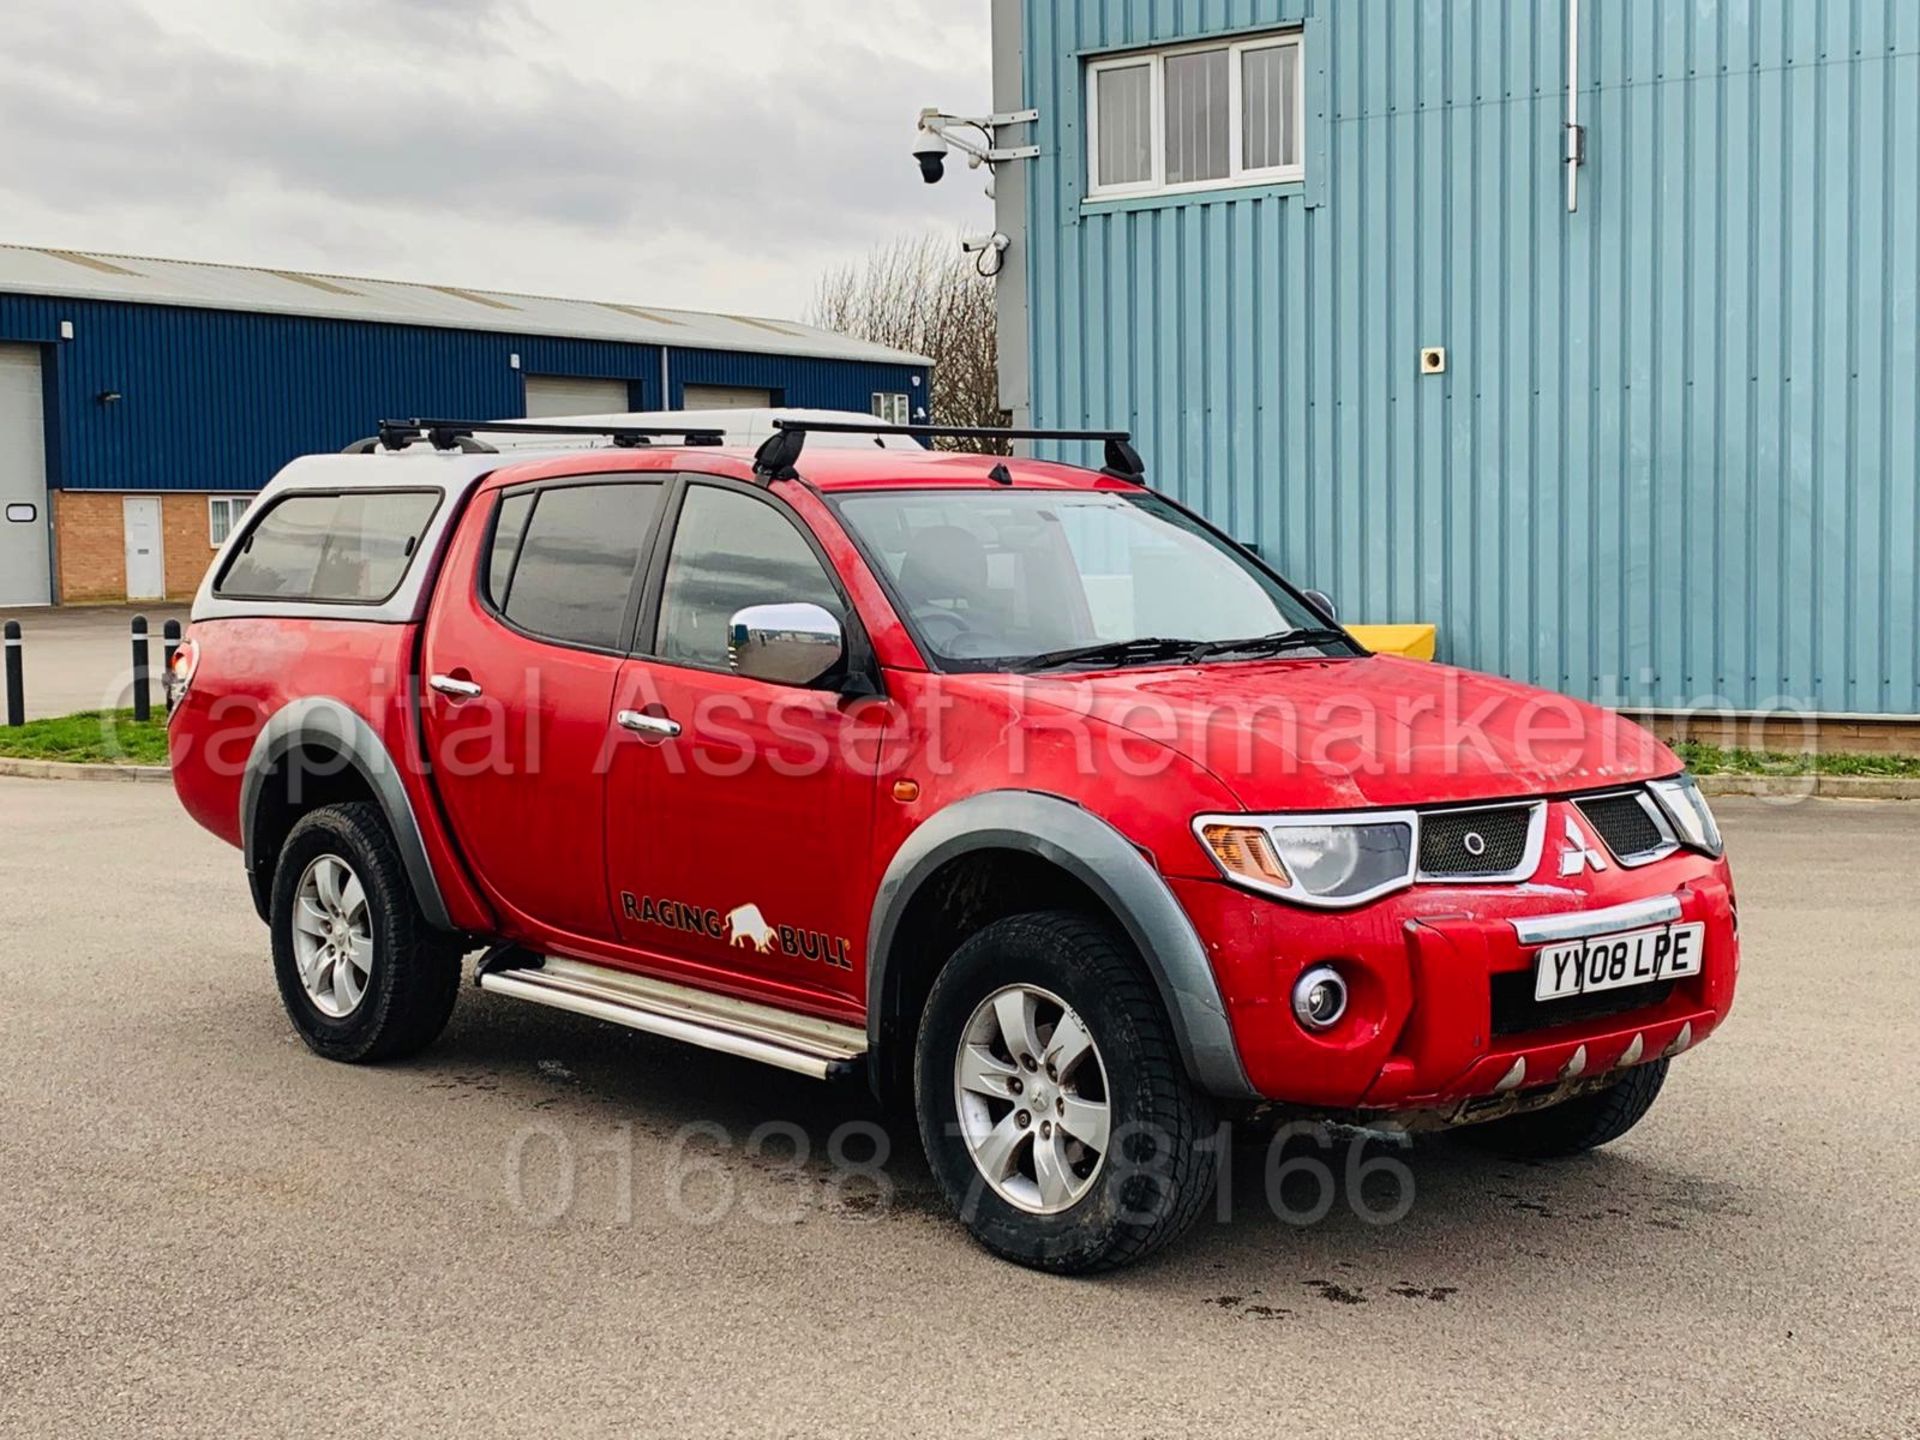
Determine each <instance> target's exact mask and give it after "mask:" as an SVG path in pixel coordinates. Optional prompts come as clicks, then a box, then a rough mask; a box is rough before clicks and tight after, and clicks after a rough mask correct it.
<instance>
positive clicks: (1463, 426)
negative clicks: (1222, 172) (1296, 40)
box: [1023, 0, 1920, 714]
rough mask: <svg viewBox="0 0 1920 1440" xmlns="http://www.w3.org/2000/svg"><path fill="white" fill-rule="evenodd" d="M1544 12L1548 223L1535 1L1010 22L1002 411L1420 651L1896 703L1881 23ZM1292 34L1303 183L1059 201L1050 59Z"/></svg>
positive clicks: (1898, 572)
mask: <svg viewBox="0 0 1920 1440" xmlns="http://www.w3.org/2000/svg"><path fill="white" fill-rule="evenodd" d="M1583 11H1584V14H1583V25H1582V29H1583V32H1584V33H1583V36H1582V51H1583V54H1582V73H1581V90H1582V100H1581V108H1582V111H1583V115H1582V119H1583V121H1584V122H1585V123H1586V124H1587V126H1588V154H1589V164H1588V165H1587V166H1586V168H1585V169H1584V171H1583V172H1582V175H1581V203H1580V210H1579V213H1578V214H1576V215H1571V216H1570V215H1568V214H1567V213H1566V206H1565V178H1564V177H1565V171H1564V167H1563V165H1562V164H1561V163H1560V157H1561V155H1562V153H1563V150H1562V145H1563V141H1562V131H1561V124H1562V121H1563V119H1564V114H1565V106H1566V48H1567V47H1566V40H1567V37H1566V35H1565V33H1564V23H1565V13H1566V5H1565V3H1564V0H1317V3H1308V0H1292V3H1287V0H1182V3H1169V0H1151V3H1150V0H1106V3H1101V0H1035V3H1032V4H1029V5H1027V6H1026V7H1025V17H1024V26H1025V34H1024V47H1023V48H1024V60H1025V74H1026V86H1027V93H1028V103H1029V104H1031V105H1035V106H1037V107H1038V108H1039V109H1040V111H1041V121H1040V124H1039V125H1038V126H1036V127H1035V130H1036V134H1037V139H1038V142H1039V144H1040V145H1041V148H1042V152H1043V153H1042V156H1041V159H1040V160H1039V161H1038V162H1036V163H1035V166H1034V169H1033V171H1032V175H1031V185H1030V188H1029V192H1028V231H1029V234H1028V239H1029V245H1030V250H1029V255H1028V259H1029V312H1030V348H1029V358H1030V362H1031V365H1032V395H1033V418H1034V420H1035V422H1036V423H1039V424H1043V425H1052V424H1082V423H1088V424H1090V423H1105V422H1113V421H1125V422H1128V423H1131V424H1132V425H1133V426H1134V427H1135V429H1136V430H1137V431H1138V432H1139V434H1140V436H1141V437H1142V441H1143V445H1142V452H1143V454H1144V455H1145V456H1146V457H1147V459H1148V462H1149V464H1150V465H1151V466H1152V468H1153V476H1154V480H1155V483H1157V484H1159V485H1161V486H1163V487H1165V488H1166V489H1168V490H1169V491H1171V492H1172V493H1174V494H1176V495H1178V496H1180V497H1181V498H1183V499H1185V500H1188V501H1190V502H1193V503H1195V504H1197V505H1198V506H1199V507H1200V508H1202V509H1204V510H1205V511H1206V512H1208V513H1209V514H1210V515H1212V516H1213V517H1214V518H1216V519H1217V520H1219V521H1221V522H1223V523H1224V524H1225V525H1226V526H1228V527H1229V528H1231V529H1232V530H1233V532H1234V533H1235V534H1237V535H1239V536H1240V537H1242V538H1244V539H1247V540H1252V541H1256V542H1258V543H1259V544H1260V546H1261V547H1262V550H1263V552H1264V553H1266V554H1267V555H1269V556H1272V557H1275V558H1276V559H1277V560H1278V562H1279V563H1280V564H1281V565H1282V567H1283V568H1284V569H1285V570H1286V571H1288V572H1289V573H1290V574H1291V575H1292V576H1293V577H1294V578H1296V579H1298V580H1300V581H1302V582H1304V583H1309V584H1313V585H1316V586H1319V587H1321V588H1324V589H1326V590H1328V591H1330V592H1331V593H1332V594H1334V595H1335V596H1336V597H1337V598H1338V599H1339V600H1340V601H1341V603H1342V605H1343V609H1344V611H1345V613H1346V614H1347V615H1348V616H1350V617H1353V618H1356V619H1367V620H1381V621H1384V620H1432V621H1435V622H1437V623H1438V624H1439V626H1440V629H1441V637H1442V638H1441V643H1442V647H1443V651H1442V653H1443V658H1449V659H1452V660H1454V661H1456V662H1458V663H1462V664H1466V665H1471V666H1475V667H1478V668H1484V669H1489V670H1496V671H1501V672H1504V673H1507V674H1510V675H1515V676H1519V677H1522V678H1526V679H1530V680H1533V681H1536V682H1538V683H1541V684H1545V685H1548V686H1552V687H1554V688H1557V689H1562V690H1566V691H1570V692H1572V693H1575V694H1580V695H1585V696H1590V697H1594V698H1599V699H1602V700H1606V701H1609V702H1611V703H1622V704H1635V705H1646V706H1679V705H1687V704H1696V703H1717V704H1719V705H1721V706H1724V707H1728V708H1736V709H1757V708H1762V707H1766V706H1768V705H1771V704H1773V703H1776V702H1777V701H1779V700H1781V699H1789V700H1791V701H1792V702H1795V703H1798V704H1802V705H1807V706H1812V707H1814V708H1817V709H1820V710H1823V711H1828V712H1853V711H1858V712H1873V713H1900V714H1913V713H1920V594H1917V592H1916V572H1917V571H1920V524H1917V523H1916V454H1917V453H1920V364H1917V363H1916V345H1917V343H1920V313H1917V307H1916V296H1917V295H1920V4H1915V3H1913V0H1769V3H1765V4H1762V3H1758V0H1752V3H1749V0H1691V3H1681V0H1586V3H1585V4H1584V6H1583ZM1296 23H1304V24H1305V27H1306V33H1307V45H1308V56H1307V60H1306V65H1307V71H1308V74H1307V98H1308V109H1309V118H1308V123H1307V135H1306V142H1307V154H1308V166H1309V175H1308V181H1307V184H1306V186H1305V187H1300V186H1294V187H1271V188H1266V189H1260V190H1243V191H1229V192H1217V193H1214V194H1212V195H1208V196H1204V197H1198V198H1194V197H1189V198H1187V199H1185V200H1184V201H1181V202H1172V201H1168V200H1164V199H1163V200H1160V201H1157V202H1156V201H1147V202H1141V201H1133V202H1126V201H1120V202H1103V203H1095V204H1089V203H1085V202H1084V201H1083V198H1082V197H1083V192H1084V189H1085V184H1086V167H1085V160H1084V136H1083V128H1082V121H1083V115H1084V100H1083V98H1082V94H1081V64H1082V62H1083V59H1084V56H1085V54H1086V52H1088V51H1097V50H1100V49H1107V48H1119V47H1127V46H1135V45H1144V44H1153V43H1162V42H1165V41H1168V40H1175V39H1187V38H1197V37H1200V36H1203V35H1206V34H1210V33H1214V32H1220V31H1229V30H1240V29H1250V28H1259V27H1266V26H1280V25H1291V24H1296ZM1430 344H1431V345H1444V346H1446V347H1447V349H1448V370H1447V373H1446V374H1445V375H1444V376H1441V377H1422V376H1420V375H1419V374H1418V373H1417V368H1416V366H1417V356H1418V351H1419V348H1420V347H1421V346H1423V345H1430Z"/></svg>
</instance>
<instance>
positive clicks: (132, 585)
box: [120, 495, 167, 600]
mask: <svg viewBox="0 0 1920 1440" xmlns="http://www.w3.org/2000/svg"><path fill="white" fill-rule="evenodd" d="M120 503H121V506H122V509H123V512H124V515H125V521H126V530H127V598H128V599H129V600H164V599H166V596H167V552H166V550H165V548H164V547H163V545H162V542H161V538H160V499H159V497H158V496H155V495H127V496H123V497H122V498H121V502H120Z"/></svg>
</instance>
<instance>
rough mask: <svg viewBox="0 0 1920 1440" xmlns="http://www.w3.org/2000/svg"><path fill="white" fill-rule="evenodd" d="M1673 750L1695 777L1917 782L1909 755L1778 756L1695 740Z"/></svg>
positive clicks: (1916, 763) (1919, 776)
mask: <svg viewBox="0 0 1920 1440" xmlns="http://www.w3.org/2000/svg"><path fill="white" fill-rule="evenodd" d="M1673 748H1674V751H1675V752H1676V753H1677V754H1678V755H1679V756H1680V758H1681V759H1683V760H1685V761H1686V762H1687V766H1688V768H1689V769H1691V770H1692V771H1693V773H1694V774H1696V775H1867V776H1872V777H1873V778H1875V779H1891V780H1920V759H1916V758H1914V757H1913V756H1909V755H1780V754H1773V753H1770V752H1767V751H1761V750H1723V749H1721V748H1720V747H1719V746H1718V745H1707V744H1703V743H1702V742H1700V741H1697V740H1683V741H1681V742H1680V743H1679V744H1677V745H1675V746H1674V747H1673Z"/></svg>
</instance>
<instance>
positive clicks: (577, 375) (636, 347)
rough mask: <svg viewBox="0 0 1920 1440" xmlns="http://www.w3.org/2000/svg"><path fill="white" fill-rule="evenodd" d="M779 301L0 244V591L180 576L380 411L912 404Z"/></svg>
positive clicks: (912, 383) (911, 371)
mask: <svg viewBox="0 0 1920 1440" xmlns="http://www.w3.org/2000/svg"><path fill="white" fill-rule="evenodd" d="M927 365H928V362H927V361H926V359H925V358H924V357H921V356H916V355H908V354H903V353H901V352H899V351H895V350H889V349H885V348H883V347H881V346H877V345H869V344H865V343H863V342H860V341H856V340H849V339H847V338H845V337H843V336H840V335H834V334H830V333H828V332H826V331H823V330H818V329H814V328H812V327H810V326H806V325H800V324H796V323H793V322H791V321H786V320H761V319H754V318H751V317H747V316H737V315H711V314H696V313H691V312H687V311H680V310H663V309H658V308H655V307H652V306H641V305H628V304H616V303H613V302H611V301H607V302H590V301H584V300H555V299H546V298H542V297H538V296H529V295H506V294H495V293H492V292H488V291H481V290H464V289H457V288H455V287H452V286H439V285H406V284H396V283H393V282H390V281H383V280H362V279H350V278H343V277H339V276H331V275H308V274H301V273H297V272H294V271H289V270H253V269H242V268H238V267H234V266H224V265H199V264H189V263H185V262H181V261H171V260H149V259H138V258H131V257H126V256H118V255H93V254H78V253H74V252H71V251H58V250H35V249H27V248H22V247H14V246H0V505H4V511H0V515H3V517H4V518H0V605H37V604H45V603H47V602H48V601H49V600H58V601H61V602H70V601H86V600H147V599H159V598H163V597H173V598H179V597H184V596H188V595H191V594H192V593H193V591H194V589H195V588H196V587H197V586H198V585H199V583H200V578H201V576H202V574H203V573H204V572H205V571H206V568H207V565H208V563H209V561H210V560H211V559H212V556H213V552H214V548H215V547H216V546H217V545H218V544H219V543H220V541H221V540H222V539H223V538H224V537H225V535H226V532H227V528H228V526H229V525H231V524H232V522H233V520H234V518H235V517H236V516H237V515H238V514H239V513H240V512H241V511H242V510H243V509H244V508H245V506H246V503H247V500H248V498H249V497H250V496H251V495H252V494H253V493H255V492H257V491H258V490H259V489H260V487H261V486H262V485H264V484H265V483H266V481H267V480H269V479H270V478H271V477H272V476H273V474H274V472H275V471H276V470H278V469H279V468H280V467H281V466H282V465H284V464H285V463H286V462H287V461H288V460H290V459H292V458H293V457H294V456H296V455H301V454H307V453H312V452H316V451H326V450H338V449H340V448H342V447H344V446H346V445H348V444H350V443H352V442H353V441H355V440H358V439H361V438H364V437H365V436H367V435H369V434H371V433H372V431H373V428H374V425H375V424H376V422H378V421H379V420H381V419H384V418H390V417H401V418H404V417H408V416H414V415H430V416H434V417H450V418H459V419H468V418H472V419H489V420H498V419H506V418H513V417H522V416H543V415H567V414H572V415H580V414H606V413H615V412H621V411H630V410H660V409H689V410H692V409H721V408H734V407H742V406H765V405H795V406H814V407H819V408H824V409H836V410H858V411H865V412H869V413H876V414H887V415H898V414H903V413H909V412H910V411H911V412H918V411H921V410H922V409H923V408H924V401H923V400H922V399H921V398H920V397H922V396H924V395H925V393H926V390H925V387H926V385H927V381H928V369H927Z"/></svg>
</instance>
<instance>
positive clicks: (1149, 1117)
mask: <svg viewBox="0 0 1920 1440" xmlns="http://www.w3.org/2000/svg"><path fill="white" fill-rule="evenodd" d="M914 1094H915V1101H916V1108H917V1110H918V1114H919V1121H920V1136H921V1140H922V1142H923V1143H924V1144H925V1146H926V1150H927V1160H928V1163H929V1164H930V1165H931V1166H932V1169H933V1172H934V1175H935V1177H936V1178H937V1179H938V1180H939V1182H940V1186H941V1189H942V1190H943V1191H945V1192H946V1196H947V1200H948V1202H949V1203H950V1204H951V1205H952V1206H953V1208H954V1210H955V1212H956V1213H957V1214H958V1215H959V1217H960V1219H961V1221H962V1222H963V1223H964V1224H965V1225H966V1226H967V1228H968V1230H970V1231H971V1232H972V1233H973V1236H974V1238H975V1239H977V1240H978V1241H979V1242H980V1243H981V1244H982V1245H984V1246H986V1247H987V1248H988V1249H989V1250H991V1251H993V1252H994V1253H995V1254H996V1255H999V1256H1001V1257H1002V1258H1004V1259H1008V1260H1012V1261H1015V1262H1016V1263H1018V1264H1021V1265H1029V1266H1032V1267H1034V1268H1035V1269H1040V1270H1051V1271H1055V1272H1057V1273H1061V1274H1083V1273H1086V1272H1089V1271H1096V1270H1105V1269H1111V1268H1114V1267H1116V1266H1120V1265H1126V1264H1130V1263H1132V1262H1133V1261H1135V1260H1138V1259H1140V1258H1142V1257H1143V1256H1145V1255H1147V1254H1149V1253H1150V1252H1152V1251H1153V1250H1156V1249H1158V1248H1159V1247H1160V1246H1162V1245H1164V1244H1166V1243H1167V1242H1168V1241H1170V1240H1172V1239H1174V1238H1175V1237H1177V1236H1178V1235H1180V1234H1181V1233H1182V1232H1183V1231H1184V1230H1186V1228H1187V1227H1188V1226H1189V1225H1191V1224H1192V1223H1193V1221H1194V1218H1195V1217H1196V1216H1197V1215H1198V1214H1199V1212H1200V1207H1201V1206H1202V1205H1203V1204H1205V1203H1206V1199H1207V1197H1208V1195H1209V1194H1211V1193H1212V1188H1213V1180H1214V1164H1215V1160H1216V1155H1215V1150H1214V1147H1213V1145H1212V1143H1211V1142H1212V1138H1213V1137H1212V1113H1211V1109H1210V1107H1209V1105H1208V1104H1207V1101H1206V1099H1205V1097H1204V1096H1202V1095H1201V1094H1200V1093H1199V1091H1197V1090H1196V1089H1195V1088H1194V1086H1193V1083H1192V1082H1191V1081H1190V1080H1189V1079H1188V1078H1187V1074H1186V1070H1185V1067H1184V1066H1183V1065H1182V1063H1181V1060H1180V1054H1179V1049H1178V1046H1177V1044H1176V1043H1175V1040H1174V1036H1173V1029H1172V1026H1171V1024H1170V1023H1169V1022H1168V1019H1167V1015H1166V1011H1165V1010H1164V1008H1163V1007H1162V1005H1161V1002H1160V997H1159V995H1158V993H1157V992H1156V991H1155V989H1154V987H1153V984H1152V982H1151V981H1150V980H1149V979H1148V978H1147V976H1146V974H1145V973H1144V972H1143V971H1142V969H1141V967H1140V963H1139V961H1138V960H1137V959H1136V958H1135V956H1134V954H1133V952H1132V950H1131V949H1130V948H1129V947H1128V946H1127V944H1126V943H1125V941H1124V940H1122V939H1121V938H1120V937H1119V936H1118V935H1116V934H1115V933H1114V932H1113V931H1112V929H1110V928H1109V927H1108V926H1106V925H1103V924H1101V923H1099V922H1098V921H1096V920H1092V919H1089V918H1088V917H1086V916H1083V915H1078V914H1073V913H1070V912H1065V911H1042V912H1036V913H1033V914H1027V915H1015V916H1010V917H1008V918H1007V919H1004V920H999V921H996V922H995V923H994V924H992V925H989V926H987V927H986V928H984V929H982V930H981V931H980V932H979V933H977V934H975V935H974V936H972V937H971V938H970V939H968V940H967V941H966V942H965V943H964V944H963V945H961V947H960V948H959V949H958V950H957V951H956V952H955V953H954V955H953V958H952V959H951V960H950V961H949V962H948V963H947V965H946V967H945V969H943V970H942V971H941V972H940V975H939V978H938V979H936V980H935V982H934V986H933V991H932V993H931V994H930V995H929V997H928V999H927V1006H926V1009H925V1011H924V1012H923V1013H922V1016H921V1022H920V1035H919V1042H918V1045H917V1047H916V1050H915V1054H914Z"/></svg>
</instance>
